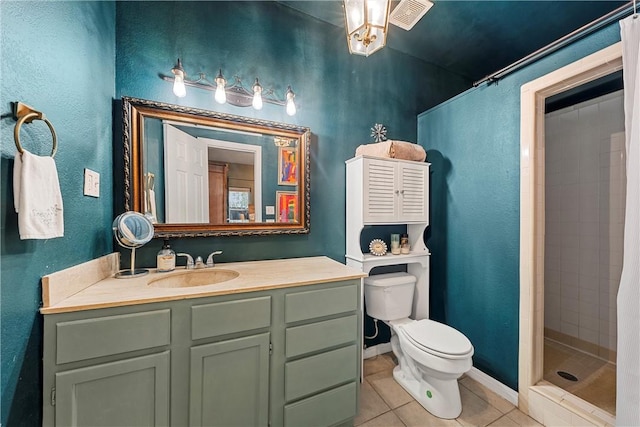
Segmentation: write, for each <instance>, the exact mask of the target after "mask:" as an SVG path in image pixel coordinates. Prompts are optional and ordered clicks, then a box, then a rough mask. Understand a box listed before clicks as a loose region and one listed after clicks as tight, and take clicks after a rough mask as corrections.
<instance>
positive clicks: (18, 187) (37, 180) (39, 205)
mask: <svg viewBox="0 0 640 427" xmlns="http://www.w3.org/2000/svg"><path fill="white" fill-rule="evenodd" d="M13 203H14V206H15V209H16V212H17V213H18V230H19V231H20V239H22V240H26V239H52V238H54V237H62V236H63V235H64V218H63V212H62V194H61V193H60V183H59V182H58V170H57V169H56V164H55V162H54V160H53V157H49V156H48V157H40V156H36V155H33V154H31V153H29V152H28V151H26V150H24V151H23V153H22V154H20V153H16V157H15V164H14V167H13Z"/></svg>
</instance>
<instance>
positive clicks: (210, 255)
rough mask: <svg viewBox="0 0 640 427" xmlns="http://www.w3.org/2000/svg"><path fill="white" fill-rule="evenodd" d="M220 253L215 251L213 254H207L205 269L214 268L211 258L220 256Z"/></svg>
mask: <svg viewBox="0 0 640 427" xmlns="http://www.w3.org/2000/svg"><path fill="white" fill-rule="evenodd" d="M221 253H222V251H215V252H211V253H210V254H209V256H208V257H207V267H213V266H215V265H216V264H215V262H214V261H213V257H214V255H220V254H221Z"/></svg>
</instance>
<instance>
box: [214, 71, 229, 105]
mask: <svg viewBox="0 0 640 427" xmlns="http://www.w3.org/2000/svg"><path fill="white" fill-rule="evenodd" d="M226 84H227V81H226V80H225V79H224V77H222V70H220V72H219V73H218V76H217V77H216V94H215V99H216V102H217V103H218V104H224V103H225V102H227V92H226V91H225V90H224V85H226Z"/></svg>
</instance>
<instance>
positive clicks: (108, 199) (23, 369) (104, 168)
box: [0, 1, 115, 426]
mask: <svg viewBox="0 0 640 427" xmlns="http://www.w3.org/2000/svg"><path fill="white" fill-rule="evenodd" d="M0 21H1V22H0V44H1V53H2V54H1V57H2V65H1V67H2V68H1V69H2V72H1V75H2V81H1V83H0V114H1V115H2V118H1V119H0V137H1V139H0V142H1V144H0V148H1V153H2V157H1V159H0V174H1V176H2V179H1V184H0V185H1V186H0V206H1V207H2V208H1V210H0V231H1V236H2V238H1V255H2V257H1V273H0V279H1V284H0V285H1V293H0V298H1V302H0V304H1V310H0V317H1V323H2V325H1V331H2V336H1V340H2V341H1V346H0V347H1V349H2V350H1V356H2V358H1V361H2V362H1V363H2V365H1V371H2V375H1V383H0V387H1V389H0V391H1V392H0V394H2V407H1V418H0V423H2V425H21V426H23V425H39V424H41V422H42V421H41V412H42V411H41V402H42V398H41V393H42V390H41V389H42V381H41V369H42V363H41V358H42V348H41V347H42V344H41V342H42V327H41V323H42V318H41V316H40V315H38V308H39V307H40V304H41V286H40V278H41V276H43V275H46V274H49V273H52V272H54V271H58V270H61V269H64V268H67V267H69V266H72V265H75V264H79V263H81V262H85V261H87V260H90V259H93V258H96V257H98V256H102V255H104V254H107V253H110V252H111V251H112V250H113V245H112V238H111V235H110V232H109V226H110V224H111V221H112V219H113V217H112V212H113V207H112V204H113V191H112V175H113V173H112V113H111V109H112V105H111V99H112V98H113V94H114V82H115V66H114V61H115V5H114V3H112V2H76V1H73V2H28V1H15V2H13V1H3V2H0ZM13 101H22V102H24V103H26V104H28V105H31V106H32V107H34V108H36V109H39V110H41V111H43V112H44V113H45V114H46V115H47V117H48V118H49V120H51V122H52V123H53V125H54V126H55V129H56V132H57V134H58V153H57V154H56V157H55V159H56V164H57V169H58V175H59V181H60V187H61V191H62V197H63V203H64V220H65V235H64V237H62V238H57V239H50V240H26V241H21V240H20V238H19V236H18V229H17V222H18V220H17V216H16V214H15V212H14V211H13V188H12V183H13V157H14V153H15V145H14V143H13V128H14V124H15V121H14V120H13V119H12V118H11V115H10V113H11V102H13ZM8 113H9V115H7V114H8ZM5 115H7V116H5ZM21 136H22V143H23V145H24V147H25V149H28V150H29V151H31V152H33V153H36V154H40V155H47V154H48V153H49V152H50V150H51V136H50V134H49V132H48V129H47V128H46V125H44V123H43V122H34V123H33V124H31V125H24V126H23V127H22V132H21ZM85 167H86V168H90V169H92V170H95V171H97V172H99V173H100V176H101V188H100V190H101V197H100V198H98V199H96V198H91V197H84V196H83V195H82V183H83V169H84V168H85Z"/></svg>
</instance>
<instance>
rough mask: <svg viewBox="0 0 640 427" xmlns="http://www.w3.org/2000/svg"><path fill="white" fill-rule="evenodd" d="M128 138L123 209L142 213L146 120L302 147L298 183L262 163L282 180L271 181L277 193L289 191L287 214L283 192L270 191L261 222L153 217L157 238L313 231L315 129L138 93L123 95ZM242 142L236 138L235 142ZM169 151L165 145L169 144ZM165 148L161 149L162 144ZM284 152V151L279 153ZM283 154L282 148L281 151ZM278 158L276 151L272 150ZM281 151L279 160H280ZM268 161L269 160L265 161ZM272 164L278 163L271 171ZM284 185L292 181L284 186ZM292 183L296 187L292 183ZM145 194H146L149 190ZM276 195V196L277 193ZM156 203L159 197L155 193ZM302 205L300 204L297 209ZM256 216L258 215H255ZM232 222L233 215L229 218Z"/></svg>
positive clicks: (144, 208)
mask: <svg viewBox="0 0 640 427" xmlns="http://www.w3.org/2000/svg"><path fill="white" fill-rule="evenodd" d="M122 109H123V126H122V133H123V143H124V147H123V148H124V193H125V194H124V199H125V200H124V208H125V210H127V211H128V210H132V211H136V212H141V213H148V212H145V211H147V210H148V208H147V207H148V206H149V203H148V202H147V200H148V199H145V197H148V194H149V193H148V191H147V189H146V187H145V186H148V182H149V173H148V172H146V171H145V161H146V159H145V155H146V154H145V153H146V152H147V148H148V147H146V146H145V144H146V140H145V120H154V119H155V120H156V121H161V122H162V123H171V124H173V125H177V126H182V127H185V128H187V127H191V128H200V129H205V130H215V131H218V132H220V131H222V132H228V134H229V136H230V137H231V136H232V135H234V134H235V135H258V136H260V137H262V138H268V139H269V141H271V143H270V144H267V145H270V146H272V147H265V149H266V150H271V149H274V150H279V149H281V147H280V146H281V145H283V141H284V143H286V144H290V146H291V147H295V148H296V151H297V161H296V163H295V167H296V168H297V183H295V184H291V183H284V184H283V183H282V182H280V178H279V175H278V174H279V173H280V169H279V168H278V164H275V165H274V164H268V165H264V164H263V165H262V168H263V169H265V170H266V171H267V175H265V174H264V173H263V174H262V177H265V176H268V178H267V179H269V180H271V179H273V180H277V183H276V184H273V183H271V182H270V183H269V184H270V187H269V188H274V187H273V185H276V187H275V189H276V190H278V191H276V193H281V194H284V193H286V194H287V195H288V199H287V200H288V203H289V204H290V206H291V209H290V211H288V212H287V214H288V216H287V215H284V212H283V215H282V216H280V215H279V214H280V212H278V206H277V205H276V202H277V198H278V197H279V194H275V195H272V194H271V192H270V193H269V194H267V195H266V196H265V197H263V199H264V203H263V204H262V205H260V209H261V211H260V215H259V217H260V218H263V219H262V221H261V222H255V221H251V220H247V219H245V218H244V215H243V218H242V219H241V220H238V221H234V222H220V223H204V222H185V223H163V222H154V228H155V236H154V237H200V236H249V235H278V234H305V233H309V214H310V196H309V190H310V173H309V164H310V156H309V145H310V137H311V131H310V129H309V128H306V127H300V126H295V125H289V124H285V123H278V122H272V121H266V120H258V119H252V118H248V117H242V116H235V115H231V114H224V113H218V112H213V111H208V110H202V109H197V108H191V107H185V106H180V105H172V104H165V103H162V102H157V101H149V100H144V99H138V98H131V97H123V98H122ZM232 144H237V143H235V142H234V143H232ZM165 150H166V147H165ZM160 151H162V149H160ZM278 153H279V152H278ZM279 154H280V153H279ZM271 157H273V154H271ZM281 157H282V156H281V155H280V156H279V157H278V162H281V161H282V160H281ZM263 163H264V160H263ZM269 168H274V172H273V173H271V172H270V169H269ZM280 185H287V186H286V187H281V186H280ZM292 185H293V186H292ZM145 193H146V194H145ZM273 197H275V199H274V198H273ZM154 202H155V198H154ZM295 207H297V209H296V208H295ZM254 215H255V214H254ZM226 221H228V218H227V220H226Z"/></svg>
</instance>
